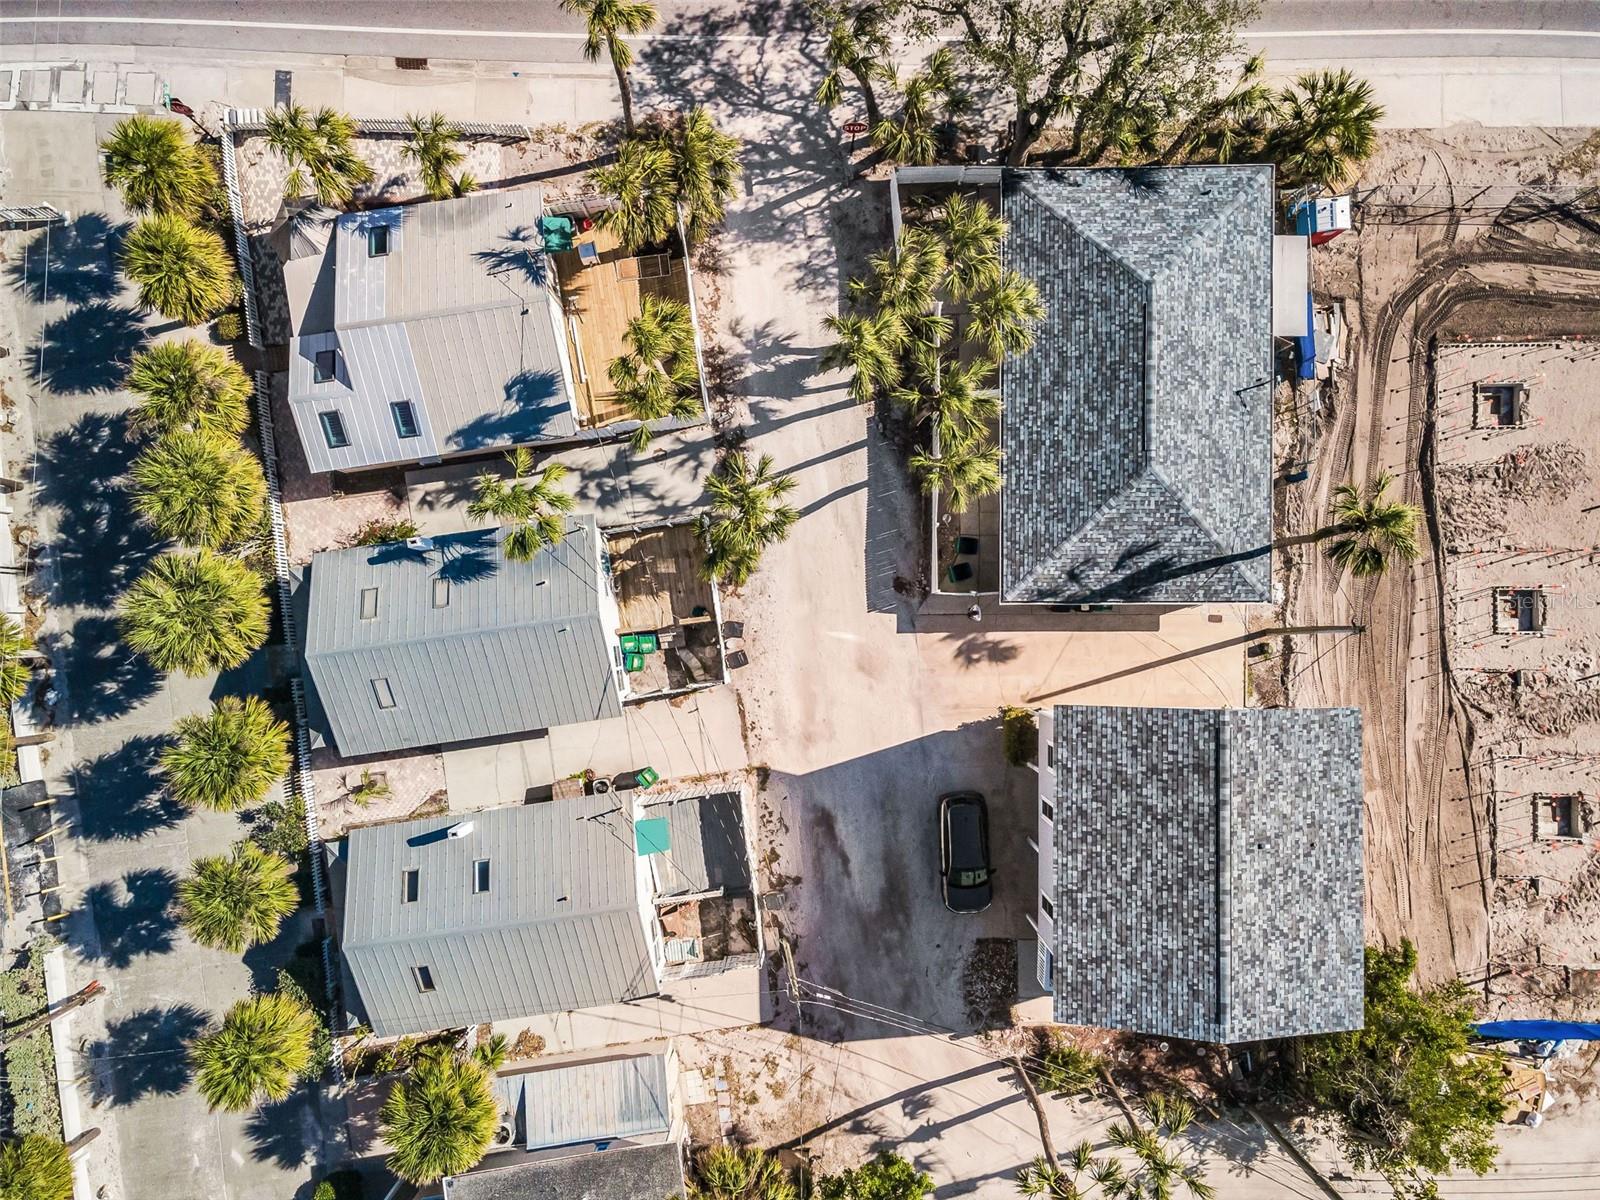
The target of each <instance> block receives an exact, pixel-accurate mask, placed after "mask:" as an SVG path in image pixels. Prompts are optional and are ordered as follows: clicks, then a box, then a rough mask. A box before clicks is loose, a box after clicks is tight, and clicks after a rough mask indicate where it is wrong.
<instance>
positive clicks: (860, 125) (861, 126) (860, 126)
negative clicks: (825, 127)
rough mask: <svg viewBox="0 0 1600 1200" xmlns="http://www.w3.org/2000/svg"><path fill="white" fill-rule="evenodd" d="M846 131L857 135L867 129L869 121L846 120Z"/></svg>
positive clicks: (851, 134)
mask: <svg viewBox="0 0 1600 1200" xmlns="http://www.w3.org/2000/svg"><path fill="white" fill-rule="evenodd" d="M844 131H845V132H846V133H848V134H849V135H850V136H851V137H855V136H856V135H858V134H862V133H865V132H866V131H867V123H866V122H865V121H846V122H845V123H844Z"/></svg>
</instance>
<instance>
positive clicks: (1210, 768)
mask: <svg viewBox="0 0 1600 1200" xmlns="http://www.w3.org/2000/svg"><path fill="white" fill-rule="evenodd" d="M1053 736H1054V742H1055V764H1056V765H1055V770H1056V805H1055V811H1056V816H1055V827H1054V832H1055V846H1054V854H1055V870H1056V888H1055V896H1054V898H1053V901H1054V906H1055V915H1054V927H1055V935H1054V945H1053V946H1052V950H1053V951H1054V954H1055V981H1054V982H1055V1002H1054V1009H1055V1018H1056V1020H1058V1021H1061V1022H1064V1023H1067V1024H1073V1025H1096V1026H1104V1027H1107V1028H1112V1029H1127V1030H1133V1031H1136V1032H1140V1033H1150V1034H1159V1035H1163V1036H1170V1037H1181V1038H1191V1039H1194V1040H1197V1041H1206V1042H1223V1043H1231V1042H1245V1041H1254V1040H1258V1039H1262V1038H1274V1037H1289V1036H1294V1035H1298V1034H1311V1033H1327V1032H1332V1031H1335V1030H1341V1029H1357V1028H1360V1026H1361V1023H1362V1005H1361V1000H1362V947H1363V926H1362V908H1361V906H1362V880H1363V872H1362V849H1361V798H1362V785H1361V714H1360V712H1359V711H1358V710H1356V709H1353V708H1335V709H1178V708H1097V707H1082V708H1079V707H1070V708H1069V707H1065V706H1063V707H1058V708H1057V709H1056V710H1055V718H1054V734H1053Z"/></svg>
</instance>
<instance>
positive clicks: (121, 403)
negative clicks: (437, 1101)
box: [0, 112, 322, 1200]
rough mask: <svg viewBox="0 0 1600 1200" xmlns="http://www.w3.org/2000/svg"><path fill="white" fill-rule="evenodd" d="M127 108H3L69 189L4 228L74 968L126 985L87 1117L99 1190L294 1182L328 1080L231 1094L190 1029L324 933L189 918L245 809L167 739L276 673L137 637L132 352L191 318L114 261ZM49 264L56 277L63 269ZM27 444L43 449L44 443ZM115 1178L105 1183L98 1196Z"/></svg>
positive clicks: (77, 1041) (230, 1193) (43, 164)
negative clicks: (210, 1075) (199, 795)
mask: <svg viewBox="0 0 1600 1200" xmlns="http://www.w3.org/2000/svg"><path fill="white" fill-rule="evenodd" d="M111 123H112V118H109V117H100V116H94V115H90V114H81V113H79V114H67V113H48V112H46V113H0V162H3V163H4V164H5V172H4V175H3V177H0V199H4V200H12V199H14V198H21V197H26V201H25V202H28V203H36V202H40V201H48V202H50V203H53V204H55V205H56V206H57V207H58V208H59V209H61V210H63V211H65V212H69V213H71V214H72V220H71V221H70V223H69V224H67V225H66V226H65V227H63V228H58V229H54V230H52V231H50V233H49V235H48V237H47V235H46V234H45V233H44V232H43V231H34V232H30V233H4V234H0V249H3V253H4V258H5V262H4V266H3V268H0V274H3V279H0V310H3V315H0V332H3V339H0V340H3V341H4V343H5V344H6V345H7V346H8V347H9V348H11V349H12V351H13V354H12V356H11V357H10V358H8V359H5V360H3V361H0V368H4V372H5V374H4V379H3V381H4V384H5V388H6V391H7V393H8V394H9V395H11V396H12V397H14V398H15V399H16V400H17V401H18V410H17V435H16V436H17V438H18V440H19V442H20V443H21V445H23V446H26V445H27V443H28V442H29V440H30V437H31V440H32V441H33V443H34V447H35V448H36V457H35V458H34V461H33V464H32V470H31V481H32V487H31V488H30V489H29V490H28V491H27V492H26V493H24V494H23V496H24V497H25V498H26V501H27V505H28V507H29V508H30V509H31V515H30V516H28V517H24V516H22V515H21V514H22V512H23V511H24V509H23V506H22V504H20V503H19V505H18V509H19V515H18V516H17V517H16V518H15V519H16V520H17V521H19V522H20V521H23V520H25V519H26V520H31V521H32V522H33V524H34V525H35V527H36V528H37V531H38V541H39V543H40V544H41V545H42V546H43V547H44V553H43V556H42V558H41V559H40V560H39V565H38V566H37V567H36V569H35V573H34V575H33V577H32V578H31V579H30V581H29V586H30V588H31V589H32V590H33V591H35V592H37V593H40V594H42V595H43V596H44V598H45V600H46V603H47V605H48V616H47V618H46V620H45V622H44V624H43V627H42V628H41V630H40V633H39V644H40V647H41V648H42V649H43V650H44V651H45V652H46V653H47V654H48V655H49V656H50V658H51V660H52V663H53V665H54V666H55V668H56V672H57V674H56V678H55V686H56V690H57V693H58V701H57V706H56V712H55V719H56V724H55V732H56V739H55V741H54V742H53V743H52V744H51V745H50V747H49V748H48V758H47V762H46V766H45V771H46V781H47V783H48V785H49V788H50V793H51V795H52V796H55V797H57V798H58V799H59V802H60V804H61V811H62V814H63V817H64V818H65V820H66V822H67V830H68V832H67V834H66V835H64V836H63V835H58V836H57V839H56V844H57V852H58V853H59V854H60V855H61V859H62V861H61V864H60V873H61V881H62V885H63V893H62V899H63V905H64V907H65V908H66V909H67V910H68V911H69V912H70V914H71V915H70V916H69V917H68V918H67V919H66V920H64V921H62V922H61V923H59V924H58V925H56V926H54V927H53V930H52V932H54V933H55V934H56V935H57V936H58V937H60V938H61V939H62V940H63V941H64V942H65V944H66V948H67V956H66V965H67V973H68V980H67V982H68V986H69V987H70V988H71V989H72V990H76V989H77V988H79V987H82V986H83V985H84V984H85V983H87V982H88V981H89V980H91V979H98V980H99V981H100V982H101V983H103V984H104V985H105V986H106V989H107V995H106V996H105V997H104V998H103V999H101V1000H99V1001H97V1002H96V1003H94V1004H92V1005H89V1006H87V1007H85V1008H83V1009H80V1010H78V1011H77V1012H76V1013H74V1014H73V1015H72V1016H71V1017H69V1018H66V1019H65V1021H66V1022H67V1023H69V1024H70V1030H69V1032H68V1036H67V1039H66V1040H67V1042H68V1043H69V1044H70V1045H72V1046H74V1047H76V1048H77V1052H76V1053H74V1054H73V1055H72V1062H73V1064H74V1068H75V1071H76V1078H75V1081H74V1082H75V1084H76V1087H75V1088H74V1089H72V1090H73V1091H74V1095H73V1096H72V1097H69V1101H68V1104H67V1106H66V1107H67V1108H68V1109H69V1111H70V1110H71V1109H74V1108H75V1109H76V1110H77V1113H78V1117H79V1120H78V1122H77V1128H74V1127H71V1126H69V1129H68V1134H69V1136H70V1135H71V1134H73V1133H76V1132H78V1128H82V1127H88V1126H98V1127H99V1128H100V1129H101V1131H102V1136H101V1137H100V1138H99V1139H98V1140H96V1141H95V1142H94V1143H92V1144H91V1146H90V1149H89V1150H88V1152H87V1162H86V1170H85V1174H86V1175H87V1178H88V1181H89V1183H90V1186H91V1188H92V1189H98V1188H100V1187H102V1186H105V1187H107V1188H109V1190H108V1191H107V1192H106V1193H105V1194H106V1195H108V1196H114V1197H116V1198H117V1200H166V1198H169V1197H173V1198H175V1197H191V1196H193V1197H199V1196H206V1197H217V1198H219V1200H284V1198H285V1197H289V1196H292V1195H294V1194H295V1192H296V1189H297V1188H298V1187H299V1186H300V1185H301V1184H302V1183H303V1182H304V1181H305V1179H306V1178H307V1176H308V1174H309V1163H310V1162H311V1161H312V1159H313V1157H314V1156H315V1155H316V1154H318V1153H319V1152H320V1148H321V1139H322V1127H321V1125H320V1123H319V1122H318V1121H317V1120H316V1114H317V1099H316V1097H315V1096H314V1095H311V1094H306V1093H302V1094H301V1095H300V1096H298V1097H297V1098H296V1099H293V1100H291V1101H289V1102H286V1103H284V1104H281V1105H273V1106H269V1107H267V1108H266V1109H263V1110H262V1111H261V1112H259V1113H257V1114H244V1115H241V1116H230V1115H226V1114H215V1113H210V1112H208V1111H207V1109H206V1105H205V1102H204V1101H203V1100H202V1099H201V1098H200V1096H199V1094H198V1093H196V1092H195V1091H194V1090H193V1089H192V1088H191V1087H190V1073H189V1070H188V1066H187V1061H186V1057H185V1049H184V1048H185V1045H186V1043H187V1041H188V1040H189V1039H190V1038H192V1037H193V1036H194V1035H195V1034H196V1033H198V1032H200V1031H201V1030H202V1029H204V1028H205V1027H206V1026H207V1025H208V1024H210V1023H211V1022H213V1021H214V1020H215V1019H217V1018H218V1017H219V1016H220V1014H221V1013H222V1012H223V1011H224V1010H225V1009H226V1008H227V1007H228V1005H229V1004H231V1003H232V1002H233V1001H235V1000H237V999H240V998H241V997H243V996H244V995H246V994H247V993H248V992H249V991H250V989H251V988H252V987H253V986H256V987H260V986H265V987H269V988H270V987H271V986H272V985H273V983H274V972H275V969H276V967H277V966H279V965H281V964H282V963H283V962H284V961H286V959H287V956H288V954H289V953H290V952H291V951H292V949H293V947H294V945H295V944H296V943H297V942H298V941H299V940H300V939H302V938H304V937H305V936H306V935H307V931H306V930H305V928H304V921H303V920H302V921H299V922H294V923H291V927H290V928H288V930H287V932H286V934H285V936H283V937H282V938H280V940H279V941H278V942H277V943H274V944H273V945H272V946H270V947H262V948H258V949H257V950H254V951H252V952H250V953H248V954H246V955H245V956H244V957H243V959H241V958H240V957H239V956H237V955H231V954H227V953H225V952H221V951H215V950H208V949H205V948H203V947H200V946H197V945H195V944H194V943H193V942H192V941H191V940H190V939H189V938H188V936H187V935H186V934H185V933H184V932H183V930H182V928H181V926H180V925H179V924H178V921H177V917H176V912H175V907H174V901H175V891H176V887H177V883H178V881H179V879H180V878H181V877H182V876H183V875H184V873H185V872H186V871H187V870H188V868H189V864H190V863H191V862H192V861H193V860H194V859H195V858H197V857H200V856H203V855H214V854H221V853H226V852H227V850H228V848H229V846H230V845H231V844H232V843H233V842H234V841H235V840H237V839H238V838H239V837H240V836H242V834H243V833H244V832H245V830H244V827H243V826H242V825H241V822H240V821H239V819H238V818H236V817H232V816H224V815H218V814H212V813H191V812H188V811H186V810H184V809H183V808H181V807H180V806H177V805H175V804H174V803H173V802H172V801H170V800H169V799H168V798H167V797H165V796H164V795H163V793H162V788H161V785H160V782H159V780H158V778H157V776H156V775H155V772H154V768H155V763H156V757H157V755H158V754H159V752H160V748H161V746H162V745H163V744H164V741H165V738H166V735H167V734H168V733H169V731H170V730H171V728H172V724H173V722H174V721H175V720H176V719H177V718H178V717H180V716H183V715H185V714H187V713H192V712H201V711H205V710H206V709H207V708H208V707H209V704H210V702H211V701H212V700H213V699H214V698H216V697H218V696H220V695H223V694H226V693H249V692H259V691H260V690H261V687H262V685H263V683H264V682H265V680H264V671H263V659H264V656H258V657H257V659H256V660H253V661H252V662H251V663H250V664H247V665H246V666H245V667H243V668H241V669H239V670H238V671H235V672H230V673H228V675H226V676H223V677H220V678H219V677H217V676H207V677H202V678H194V679H190V678H186V677H184V676H181V675H174V676H169V677H165V678H163V677H162V676H160V675H158V674H157V673H156V672H154V671H153V670H152V669H151V668H150V667H149V666H148V664H146V663H145V662H144V661H143V660H142V659H140V658H138V657H136V656H135V655H134V654H133V653H132V652H131V651H130V650H129V649H128V647H127V646H126V645H125V644H123V643H122V641H121V640H120V638H119V636H118V632H117V626H116V615H115V606H116V602H117V598H118V596H119V594H120V593H121V592H122V590H123V589H124V588H125V587H126V586H127V585H128V584H129V583H130V582H132V580H133V579H134V578H135V577H136V575H137V574H138V573H139V572H140V571H141V570H142V569H143V568H144V566H145V564H147V563H148V562H149V561H150V559H151V558H152V556H153V555H154V554H155V553H156V551H157V550H158V548H159V547H157V546H156V545H155V544H154V543H153V542H152V539H151V537H150V535H149V533H148V532H147V531H146V529H145V528H144V527H143V526H142V525H141V524H140V523H139V522H138V521H137V520H136V519H135V517H134V514H133V513H132V511H131V509H130V506H129V503H128V497H127V495H126V493H125V492H124V490H123V480H122V476H123V474H124V472H125V471H126V469H127V467H128V465H129V463H130V462H131V460H132V457H133V455H134V453H136V447H135V445H134V444H133V443H132V441H131V439H130V438H129V436H128V433H127V427H126V411H127V409H128V407H129V404H130V400H131V398H130V397H129V395H128V394H127V393H125V392H123V391H122V390H121V387H120V385H121V379H122V375H123V373H124V372H125V370H126V366H127V361H128V359H129V357H130V356H131V355H132V353H133V352H134V351H135V350H137V349H138V348H139V347H140V346H141V345H144V344H147V343H148V342H149V341H151V340H153V339H154V338H156V337H158V336H172V334H173V331H171V330H164V329H162V328H161V327H160V326H158V325H157V324H156V323H155V321H153V320H151V319H148V318H145V317H143V316H141V315H140V314H139V313H138V312H137V310H136V309H135V307H134V305H133V301H132V297H131V295H130V293H129V291H128V290H127V289H126V288H125V287H124V285H123V282H122V280H121V279H120V278H119V277H118V275H117V273H116V271H115V268H114V255H115V252H116V248H117V245H118V243H119V240H120V237H121V235H122V232H123V231H124V230H125V229H126V216H125V214H124V213H123V211H122V209H121V206H120V203H119V201H118V198H117V197H116V195H115V194H114V193H111V192H107V191H105V190H103V189H102V187H101V185H100V182H99V179H98V177H97V172H98V166H97V157H98V155H97V146H96V143H97V141H98V139H99V138H100V137H101V136H103V134H104V133H105V132H106V131H107V130H108V129H109V128H110V125H111ZM47 261H48V265H49V274H48V278H47V277H46V274H45V266H46V262H47ZM13 454H14V456H15V457H17V458H19V459H22V461H23V462H27V458H28V456H27V455H26V454H24V453H20V452H16V451H14V452H13ZM80 1194H81V1195H85V1196H87V1195H94V1194H95V1192H94V1191H92V1190H91V1191H90V1192H87V1193H80Z"/></svg>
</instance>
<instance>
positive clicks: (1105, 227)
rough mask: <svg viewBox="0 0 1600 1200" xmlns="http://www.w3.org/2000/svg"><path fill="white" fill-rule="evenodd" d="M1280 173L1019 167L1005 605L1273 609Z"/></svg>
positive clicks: (1010, 252) (1007, 424) (1004, 405)
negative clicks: (1029, 335)
mask: <svg viewBox="0 0 1600 1200" xmlns="http://www.w3.org/2000/svg"><path fill="white" fill-rule="evenodd" d="M1272 195H1273V189H1272V168H1271V167H1267V166H1218V167H1209V166H1208V167H1172V168H1140V169H1091V170H1064V171H1058V170H1007V171H1006V172H1005V173H1004V175H1003V177H1002V179H1001V196H1002V199H1001V212H1002V215H1003V216H1004V218H1005V220H1006V222H1007V223H1008V224H1009V226H1010V234H1009V235H1008V237H1007V238H1006V240H1005V242H1004V244H1003V247H1002V253H1003V256H1004V259H1005V265H1006V266H1007V267H1009V268H1015V269H1016V270H1018V271H1020V272H1021V273H1022V274H1024V275H1026V276H1027V277H1028V278H1030V279H1032V280H1034V281H1035V282H1036V283H1037V284H1038V286H1039V294H1040V298H1041V299H1042V301H1043V302H1044V306H1045V314H1046V315H1045V318H1044V321H1043V322H1042V324H1041V325H1040V328H1039V330H1038V335H1037V337H1036V339H1035V342H1034V344H1033V346H1032V348H1031V349H1029V350H1027V351H1024V352H1023V353H1021V354H1018V355H1015V356H1012V357H1009V358H1007V360H1006V362H1005V364H1004V367H1003V369H1002V371H1001V378H1000V392H1001V448H1002V451H1003V455H1004V460H1003V461H1004V468H1005V484H1004V488H1003V490H1002V493H1001V517H1000V590H1001V599H1002V600H1004V601H1010V602H1030V603H1090V602H1112V603H1115V602H1142V603H1177V604H1194V603H1206V602H1217V601H1245V602H1253V601H1268V600H1270V599H1271V572H1270V561H1271V560H1270V555H1269V554H1268V548H1269V546H1270V544H1271V541H1272V380H1273V340H1272V336H1273V326H1272V303H1273V279H1272V266H1273V264H1272V255H1273V241H1272V232H1273V212H1272Z"/></svg>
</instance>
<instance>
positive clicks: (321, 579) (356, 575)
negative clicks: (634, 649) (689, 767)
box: [305, 516, 622, 758]
mask: <svg viewBox="0 0 1600 1200" xmlns="http://www.w3.org/2000/svg"><path fill="white" fill-rule="evenodd" d="M567 529H568V532H567V536H566V539H565V540H564V541H563V542H562V543H561V544H560V545H559V546H556V547H554V548H552V549H548V550H544V551H541V552H540V553H539V554H537V555H535V556H534V558H533V560H532V561H531V562H513V561H511V560H510V559H508V558H506V557H505V555H504V553H503V552H502V543H503V539H504V531H503V530H501V529H478V530H473V531H471V532H468V533H458V534H449V535H445V536H441V537H436V538H434V539H433V546H434V548H433V549H432V550H428V551H420V550H416V551H414V550H410V549H408V548H407V547H406V546H405V545H404V544H403V543H391V544H389V545H386V546H377V547H368V546H358V547H355V548H354V549H350V550H328V551H324V552H323V553H321V554H317V555H315V556H314V557H313V558H312V560H311V564H310V566H309V567H307V568H306V572H307V576H308V579H309V584H308V588H309V592H310V597H309V602H308V611H307V615H306V625H305V629H306V633H305V661H306V668H307V670H308V672H309V674H310V677H311V682H312V686H313V687H314V689H315V690H316V693H317V701H318V705H319V706H320V708H321V710H322V711H323V712H324V713H325V714H326V717H327V721H328V725H329V728H330V731H331V733H332V735H333V741H334V744H335V745H336V746H337V748H338V751H339V753H340V755H341V756H343V757H345V758H354V757H357V756H360V755H363V754H376V753H380V752H383V751H389V750H402V749H409V748H414V747H419V746H437V745H447V744H449V743H451V742H461V741H469V740H473V739H477V738H488V737H498V736H502V735H505V734H512V733H525V732H528V731H530V730H537V729H546V728H549V727H550V726H552V725H573V724H579V723H582V722H584V721H597V720H601V719H603V718H606V717H615V716H618V715H620V714H621V712H622V704H621V700H620V699H619V693H618V684H617V663H616V648H615V644H614V643H615V638H614V637H613V636H612V633H613V632H614V630H613V629H608V626H607V621H606V620H605V619H604V618H603V617H602V615H601V612H602V610H601V595H600V588H602V587H606V588H609V586H610V584H609V581H608V580H607V578H606V575H605V573H604V571H603V570H602V569H601V566H600V547H599V541H600V532H599V530H598V529H597V528H596V526H595V523H594V518H592V517H584V516H580V517H570V518H568V521H567ZM438 581H443V582H444V584H445V585H447V586H446V587H445V588H444V589H443V590H442V592H441V589H440V588H439V587H437V586H436V583H437V582H438ZM372 589H376V591H377V594H376V598H375V602H376V613H375V615H374V616H372V617H370V618H363V616H362V604H363V596H364V594H369V593H370V592H371V590H372ZM441 601H442V603H441ZM380 680H386V681H387V686H388V690H389V693H390V694H392V697H393V701H394V703H393V707H382V706H381V703H380V698H379V690H380V689H381V688H382V686H383V685H382V684H380V683H378V682H377V681H380Z"/></svg>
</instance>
